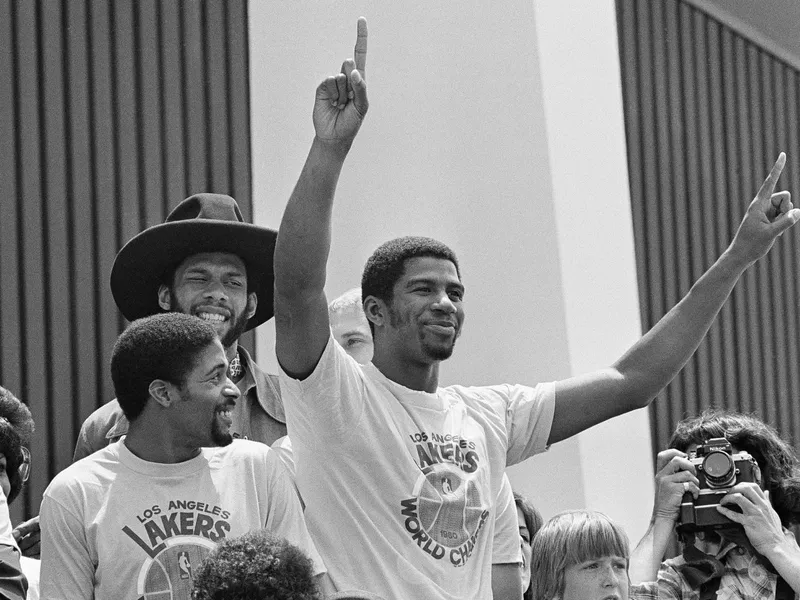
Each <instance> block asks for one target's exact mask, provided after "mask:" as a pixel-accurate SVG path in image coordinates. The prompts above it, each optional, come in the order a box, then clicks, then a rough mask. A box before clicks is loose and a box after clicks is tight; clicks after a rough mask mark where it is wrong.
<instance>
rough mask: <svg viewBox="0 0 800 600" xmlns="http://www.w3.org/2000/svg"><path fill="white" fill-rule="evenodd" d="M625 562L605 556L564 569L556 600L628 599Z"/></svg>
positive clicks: (625, 560)
mask: <svg viewBox="0 0 800 600" xmlns="http://www.w3.org/2000/svg"><path fill="white" fill-rule="evenodd" d="M628 583H629V582H628V560H627V559H626V558H623V557H621V556H606V557H604V558H596V559H593V560H587V561H586V562H582V563H578V564H576V565H572V566H571V567H567V570H566V571H565V572H564V595H563V596H562V597H561V599H560V600H611V599H613V600H628Z"/></svg>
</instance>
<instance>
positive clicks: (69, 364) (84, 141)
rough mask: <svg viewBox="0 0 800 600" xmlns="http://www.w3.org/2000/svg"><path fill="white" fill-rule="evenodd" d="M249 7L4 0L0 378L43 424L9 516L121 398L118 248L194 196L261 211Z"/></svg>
mask: <svg viewBox="0 0 800 600" xmlns="http://www.w3.org/2000/svg"><path fill="white" fill-rule="evenodd" d="M246 18H247V13H246V0H229V1H225V0H205V1H200V0H187V1H186V2H180V3H178V2H163V3H162V2H158V1H157V0H139V1H134V0H112V1H109V2H94V1H93V0H60V1H59V0H55V1H51V0H47V1H45V0H35V1H31V2H18V1H16V0H0V136H1V139H3V143H4V144H5V150H4V151H3V152H2V153H0V186H2V187H0V192H2V197H3V201H2V202H0V281H2V282H3V284H2V286H0V341H2V344H0V384H2V385H4V386H5V387H8V388H9V389H10V390H11V391H13V392H14V393H15V394H17V395H18V396H19V397H20V398H22V399H23V400H24V401H25V402H27V403H28V404H29V406H30V407H31V410H32V412H33V415H34V418H35V420H36V427H37V431H36V434H35V437H34V441H33V443H32V448H31V451H32V455H33V461H34V465H33V466H34V469H33V472H32V478H31V482H30V485H29V489H28V491H27V492H26V494H25V496H24V497H23V498H24V500H21V501H18V502H16V503H15V505H14V506H13V507H12V516H13V518H14V519H20V518H22V517H23V516H29V515H31V514H35V513H36V512H37V511H38V505H39V502H40V500H41V493H42V491H43V490H44V488H45V487H46V485H47V483H48V482H49V480H50V479H51V478H52V476H53V475H54V474H55V473H56V472H57V471H59V470H61V469H62V468H64V467H65V466H66V465H67V464H69V462H70V461H71V457H72V449H73V447H74V442H75V437H76V435H77V431H78V427H79V426H80V424H81V423H82V422H83V419H85V418H86V416H88V414H89V413H90V412H91V411H92V410H94V409H95V408H97V407H98V406H100V405H101V404H103V403H105V402H107V401H108V400H110V399H111V398H112V397H113V390H112V386H111V384H110V377H109V373H108V364H109V359H110V352H111V348H112V346H113V343H114V341H115V339H116V337H117V335H118V334H119V331H120V329H121V328H122V327H123V326H124V320H123V319H122V318H121V316H120V315H119V313H118V311H117V308H116V305H115V304H114V301H113V298H112V296H111V292H110V289H109V286H108V278H109V273H110V270H111V265H112V263H113V260H114V256H115V254H116V252H117V250H118V249H119V248H120V247H121V246H122V244H124V243H125V242H126V241H127V240H128V239H129V238H130V237H131V236H133V235H134V234H135V233H137V232H139V231H140V230H141V229H142V228H144V227H147V226H150V225H154V224H156V223H159V222H161V221H163V220H164V218H165V217H166V215H167V213H168V211H169V210H170V209H171V208H172V207H174V206H175V205H176V204H177V203H178V202H179V201H180V200H182V199H183V198H184V197H186V196H188V195H189V194H190V193H193V192H198V191H212V192H220V193H229V194H232V195H234V197H236V199H237V200H238V201H239V203H240V205H241V208H242V212H243V213H244V214H245V215H249V214H251V212H252V210H251V205H252V202H251V198H250V189H251V186H250V133H249V115H248V113H249V93H248V88H247V65H248V60H247V47H248V46H247V27H246ZM232 35H235V36H236V39H228V38H229V37H230V36H232ZM233 86H236V89H231V88H232V87H233ZM248 341H249V342H250V346H251V347H252V335H249V336H247V339H246V340H245V345H248Z"/></svg>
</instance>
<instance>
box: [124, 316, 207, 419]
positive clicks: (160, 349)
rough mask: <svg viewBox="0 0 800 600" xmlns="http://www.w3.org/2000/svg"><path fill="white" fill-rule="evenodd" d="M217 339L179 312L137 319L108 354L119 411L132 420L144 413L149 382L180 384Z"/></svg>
mask: <svg viewBox="0 0 800 600" xmlns="http://www.w3.org/2000/svg"><path fill="white" fill-rule="evenodd" d="M215 339H217V332H216V331H215V330H214V328H213V327H212V326H211V325H209V324H208V323H206V322H204V321H202V320H201V319H198V318H197V317H193V316H190V315H184V314H181V313H163V314H158V315H153V316H150V317H145V318H143V319H138V320H136V321H134V322H133V323H131V324H130V326H129V327H128V328H127V329H126V330H125V331H123V332H122V335H120V336H119V338H118V339H117V343H116V344H114V350H113V352H112V354H111V379H112V380H113V382H114V392H115V393H116V394H117V400H118V401H119V405H120V408H122V412H123V413H125V416H126V417H127V418H128V420H129V421H133V420H134V419H136V417H138V416H139V415H140V414H141V413H142V411H143V410H144V407H145V404H146V403H147V399H148V398H149V396H150V390H149V387H150V383H152V382H153V381H154V380H156V379H163V380H164V381H169V382H170V383H174V384H176V385H182V384H183V382H184V379H185V377H186V374H187V373H188V372H189V371H191V370H192V368H194V366H195V364H196V361H197V356H198V354H200V352H201V351H202V350H204V349H206V348H207V347H208V346H209V345H210V344H212V343H213V342H214V340H215Z"/></svg>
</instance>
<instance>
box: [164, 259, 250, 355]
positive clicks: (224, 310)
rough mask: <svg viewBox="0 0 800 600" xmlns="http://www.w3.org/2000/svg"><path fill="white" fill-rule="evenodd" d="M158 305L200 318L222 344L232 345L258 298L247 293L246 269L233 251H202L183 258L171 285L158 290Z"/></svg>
mask: <svg viewBox="0 0 800 600" xmlns="http://www.w3.org/2000/svg"><path fill="white" fill-rule="evenodd" d="M158 301H159V305H160V306H161V308H163V309H164V310H167V311H175V312H181V313H184V314H189V315H194V316H196V317H200V318H201V319H203V320H204V321H207V322H209V323H211V324H212V325H213V326H214V328H215V329H216V330H217V335H219V337H220V339H221V340H222V344H223V346H224V347H226V348H228V347H230V346H231V345H233V344H234V343H235V342H236V341H237V340H238V339H239V337H240V336H241V335H242V333H244V331H245V329H246V328H247V322H248V321H249V320H250V317H252V316H253V315H254V314H255V312H256V307H257V303H258V299H257V298H256V295H255V293H250V294H248V293H247V269H246V267H245V264H244V261H243V260H242V259H241V258H239V257H238V256H236V255H235V254H229V253H225V252H205V253H201V254H194V255H192V256H190V257H188V258H187V259H185V260H184V261H183V262H182V263H181V264H180V265H178V268H177V269H175V273H174V274H173V277H172V285H171V286H169V287H168V286H166V285H162V286H161V287H160V288H159V292H158Z"/></svg>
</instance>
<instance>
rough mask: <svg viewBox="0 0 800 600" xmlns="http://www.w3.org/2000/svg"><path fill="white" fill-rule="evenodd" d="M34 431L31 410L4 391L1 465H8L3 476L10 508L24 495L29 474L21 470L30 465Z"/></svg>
mask: <svg viewBox="0 0 800 600" xmlns="http://www.w3.org/2000/svg"><path fill="white" fill-rule="evenodd" d="M33 428H34V425H33V417H32V416H31V411H30V410H28V407H27V406H25V404H23V403H22V402H21V401H20V400H19V399H17V398H16V397H15V396H14V394H12V393H11V392H9V391H8V390H7V389H5V388H4V387H0V461H2V462H4V463H5V465H4V467H5V468H4V469H3V472H2V473H0V487H2V489H3V493H4V494H5V495H6V498H7V500H8V503H9V504H11V502H13V501H14V499H15V498H16V497H17V496H19V493H20V491H22V485H23V483H24V479H25V477H24V475H25V473H23V471H22V470H21V469H20V467H21V466H22V465H23V464H25V463H26V462H28V461H29V457H27V458H26V453H27V450H26V448H27V446H28V445H30V440H31V436H32V435H33ZM26 468H29V466H28V467H26Z"/></svg>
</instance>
